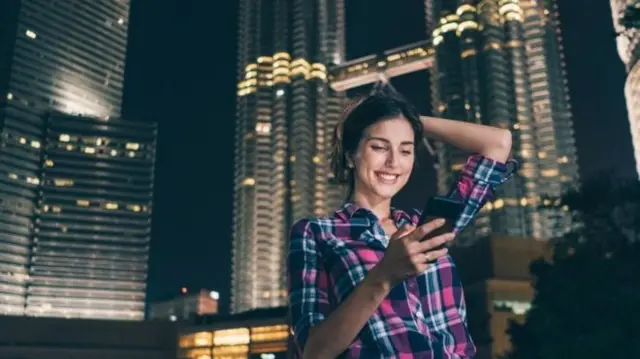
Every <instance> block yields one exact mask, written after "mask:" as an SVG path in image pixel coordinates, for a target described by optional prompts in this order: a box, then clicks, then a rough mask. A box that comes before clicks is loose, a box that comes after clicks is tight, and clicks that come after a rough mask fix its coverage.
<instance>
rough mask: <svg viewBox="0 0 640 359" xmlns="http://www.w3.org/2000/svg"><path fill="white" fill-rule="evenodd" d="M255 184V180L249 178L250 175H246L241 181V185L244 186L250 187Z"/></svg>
mask: <svg viewBox="0 0 640 359" xmlns="http://www.w3.org/2000/svg"><path fill="white" fill-rule="evenodd" d="M255 184H256V180H255V179H253V178H251V177H247V178H245V179H244V181H242V185H243V186H246V187H250V186H253V185H255Z"/></svg>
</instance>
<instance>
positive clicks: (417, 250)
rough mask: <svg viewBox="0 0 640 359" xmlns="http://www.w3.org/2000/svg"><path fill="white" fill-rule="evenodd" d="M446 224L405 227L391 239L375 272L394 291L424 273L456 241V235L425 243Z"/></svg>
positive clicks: (435, 221) (436, 238) (450, 234)
mask: <svg viewBox="0 0 640 359" xmlns="http://www.w3.org/2000/svg"><path fill="white" fill-rule="evenodd" d="M444 224H445V221H444V220H443V219H436V220H433V221H430V222H427V223H425V224H423V225H420V226H418V227H415V226H412V225H406V226H404V227H402V228H401V229H399V230H398V231H397V232H396V233H394V234H393V235H392V236H391V238H390V240H389V245H388V247H387V250H386V251H385V254H384V257H383V258H382V260H381V261H380V262H378V264H377V265H376V266H375V267H374V269H373V270H372V271H375V272H377V273H378V275H380V276H382V279H383V281H385V282H387V283H388V284H389V285H390V286H391V287H393V286H395V285H397V284H399V283H401V282H402V281H404V280H405V279H407V278H410V277H413V276H415V275H419V274H421V273H423V272H424V271H425V270H426V269H427V268H428V267H429V265H430V263H431V262H433V261H435V260H437V259H438V258H440V257H442V256H445V255H446V254H447V253H448V250H447V248H446V243H447V242H449V241H451V240H452V239H453V238H454V234H453V233H444V234H440V235H438V236H436V237H433V238H429V239H427V240H425V237H428V236H429V234H430V233H431V232H434V231H436V230H437V229H438V228H440V227H442V226H443V225H444Z"/></svg>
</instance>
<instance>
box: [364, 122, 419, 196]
mask: <svg viewBox="0 0 640 359" xmlns="http://www.w3.org/2000/svg"><path fill="white" fill-rule="evenodd" d="M414 136H415V135H414V132H413V128H411V125H410V124H409V121H407V120H406V119H405V118H404V117H396V118H392V119H389V120H382V121H378V122H376V123H374V124H373V125H371V126H369V127H368V128H367V129H366V130H365V132H364V135H363V137H362V139H361V140H360V144H359V145H358V150H357V152H356V155H355V157H354V161H353V163H354V164H355V174H356V180H355V191H356V193H360V194H361V195H365V196H372V197H374V198H372V200H387V199H391V198H392V197H393V196H395V194H396V193H398V192H399V191H400V190H401V189H402V187H404V185H405V184H407V181H408V180H409V176H410V175H411V171H412V170H413V164H414V161H415V143H414V139H415V137H414Z"/></svg>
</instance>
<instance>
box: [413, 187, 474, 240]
mask: <svg viewBox="0 0 640 359" xmlns="http://www.w3.org/2000/svg"><path fill="white" fill-rule="evenodd" d="M463 210H464V203H462V202H459V201H455V200H452V199H449V198H446V197H438V196H435V197H431V198H429V200H428V201H427V204H426V205H425V207H424V210H423V211H422V215H421V216H420V220H419V222H418V225H422V224H425V223H427V222H430V221H432V220H434V219H437V218H444V220H445V224H444V225H443V226H442V227H440V228H438V229H436V230H435V231H433V232H431V233H429V234H428V235H427V237H425V238H424V239H425V240H426V239H429V238H433V237H436V236H439V235H441V234H445V233H449V232H452V231H453V225H454V223H455V221H457V220H458V217H460V215H461V214H462V211H463Z"/></svg>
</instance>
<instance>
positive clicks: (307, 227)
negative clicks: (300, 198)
mask: <svg viewBox="0 0 640 359" xmlns="http://www.w3.org/2000/svg"><path fill="white" fill-rule="evenodd" d="M334 226H335V223H334V219H333V218H331V217H306V218H302V219H299V220H298V221H296V222H295V223H294V224H293V226H291V232H290V240H291V242H294V241H303V240H319V239H322V238H325V237H326V236H327V233H331V231H332V228H333V227H334Z"/></svg>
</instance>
